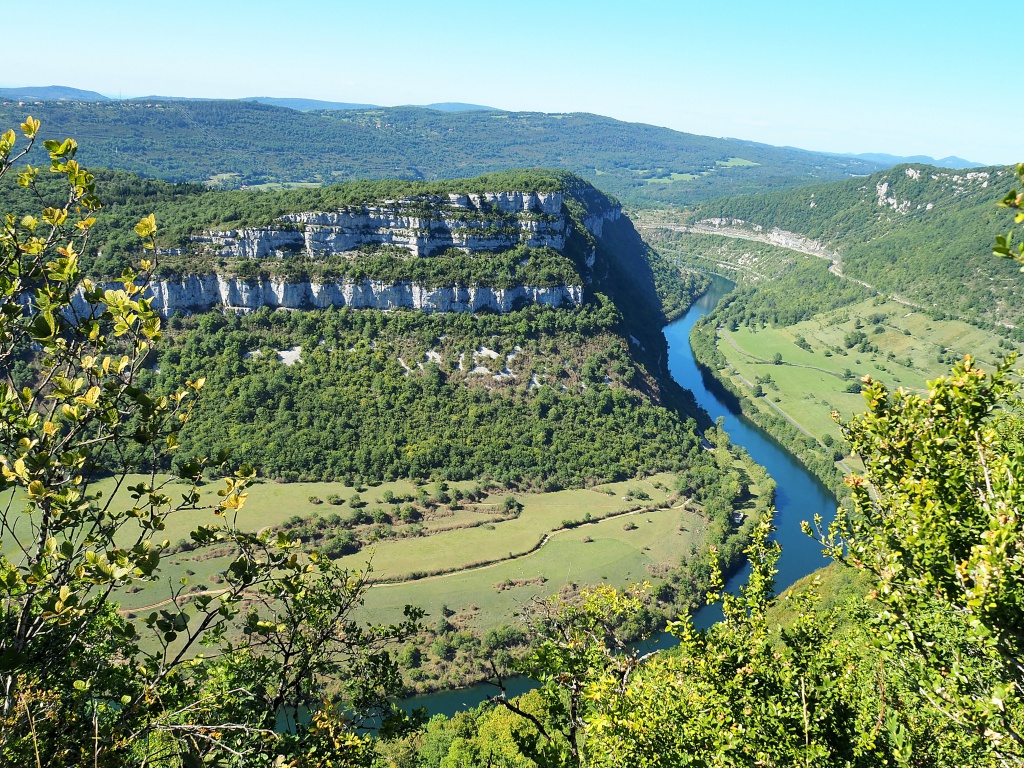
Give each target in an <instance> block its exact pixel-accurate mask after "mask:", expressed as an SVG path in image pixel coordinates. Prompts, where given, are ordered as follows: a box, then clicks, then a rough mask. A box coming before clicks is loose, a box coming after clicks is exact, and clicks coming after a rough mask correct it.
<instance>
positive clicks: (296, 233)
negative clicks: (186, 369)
mask: <svg viewBox="0 0 1024 768" xmlns="http://www.w3.org/2000/svg"><path fill="white" fill-rule="evenodd" d="M562 202H563V198H562V194H561V193H560V192H494V193H486V194H482V195H476V194H466V195H456V194H452V195H448V196H447V197H445V198H440V197H416V198H402V199H399V200H389V201H385V202H384V203H381V204H379V205H363V206H355V207H352V206H350V207H346V208H341V209H339V210H337V211H310V212H306V213H292V214H287V215H285V216H281V217H280V218H279V219H278V221H279V222H280V223H279V224H275V225H273V226H267V227H252V228H248V229H241V230H230V231H224V232H207V233H204V234H203V235H199V236H196V237H194V238H193V241H194V242H197V243H199V244H201V245H205V246H206V247H207V248H212V249H216V251H217V253H218V254H219V255H221V256H229V257H238V258H252V259H255V258H263V257H268V256H277V257H286V256H288V255H294V254H299V253H302V254H304V255H307V256H314V257H315V256H324V255H331V254H339V253H347V252H349V251H354V250H356V249H357V248H360V247H363V246H381V245H390V246H396V247H399V248H404V249H406V250H408V251H409V252H410V253H411V254H412V255H414V256H430V255H433V254H435V253H440V252H442V251H445V250H447V249H448V248H459V249H462V250H465V251H469V252H470V253H473V252H477V251H499V250H504V249H507V248H511V247H514V246H516V245H527V246H531V247H544V246H546V247H549V248H554V249H555V250H558V251H560V250H562V248H564V247H565V239H566V237H567V235H568V223H567V219H566V216H565V215H564V213H563V211H562ZM587 226H588V228H589V227H590V225H589V224H588V225H587ZM595 226H596V227H597V229H598V231H599V230H600V221H597V222H596V225H595Z"/></svg>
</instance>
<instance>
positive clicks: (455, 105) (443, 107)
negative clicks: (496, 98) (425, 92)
mask: <svg viewBox="0 0 1024 768" xmlns="http://www.w3.org/2000/svg"><path fill="white" fill-rule="evenodd" d="M423 106H424V107H426V108H427V109H436V110H437V111H438V112H476V111H480V110H490V111H494V112H496V111H498V108H497V107H485V106H483V105H482V104H463V103H462V102H461V101H441V102H437V103H435V104H424V105H423Z"/></svg>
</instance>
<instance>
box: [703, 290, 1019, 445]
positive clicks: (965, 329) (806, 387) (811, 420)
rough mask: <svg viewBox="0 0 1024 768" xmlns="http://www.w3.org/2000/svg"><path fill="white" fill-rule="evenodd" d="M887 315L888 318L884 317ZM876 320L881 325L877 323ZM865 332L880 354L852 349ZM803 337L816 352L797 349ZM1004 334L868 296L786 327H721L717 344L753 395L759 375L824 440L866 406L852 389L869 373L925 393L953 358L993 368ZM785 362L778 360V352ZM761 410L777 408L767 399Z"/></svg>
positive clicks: (770, 394)
mask: <svg viewBox="0 0 1024 768" xmlns="http://www.w3.org/2000/svg"><path fill="white" fill-rule="evenodd" d="M883 316H884V317H883ZM873 320H875V321H877V322H873ZM858 332H859V333H863V334H865V338H866V340H867V341H868V342H870V344H872V345H874V346H877V347H878V351H868V352H862V351H858V349H857V347H856V346H854V347H852V348H850V347H848V346H847V343H846V339H847V337H848V335H849V334H851V333H858ZM801 337H802V338H803V339H804V341H805V342H806V344H807V345H808V346H809V347H810V351H808V350H807V349H805V348H801V347H799V346H797V341H798V340H799V339H800V338H801ZM1001 342H1002V343H1003V344H1006V345H1009V344H1010V343H1009V342H1006V341H1003V340H1002V339H1001V337H999V336H997V335H995V334H994V333H992V332H990V331H985V330H982V329H979V328H976V327H975V326H972V325H969V324H967V323H964V322H961V321H959V320H935V319H933V318H931V317H928V316H927V315H924V314H922V313H920V312H918V311H916V310H915V309H914V308H913V307H908V306H907V305H905V304H901V303H898V302H895V301H886V302H884V303H879V302H877V301H876V300H868V301H863V302H861V303H859V304H853V305H850V306H847V307H843V308H842V309H838V310H833V311H831V312H827V313H823V314H821V315H817V316H815V317H814V318H813V319H811V320H806V321H803V322H800V323H796V324H795V325H791V326H785V327H761V328H758V327H756V326H752V327H743V326H741V327H738V328H735V329H733V330H730V329H724V328H723V329H719V331H718V349H719V351H721V353H722V354H723V355H724V356H725V357H726V359H727V360H728V361H729V364H730V365H731V366H732V375H731V378H732V381H733V383H734V384H735V385H736V386H738V387H739V388H740V390H741V391H745V392H749V391H750V390H751V388H752V387H753V386H754V384H755V382H756V381H757V379H758V378H761V379H763V378H764V377H765V376H771V383H770V384H763V385H762V389H763V391H764V393H765V397H766V398H767V399H769V400H771V402H772V403H774V404H776V405H777V406H778V409H781V410H782V411H783V412H784V413H785V414H786V415H787V416H788V417H789V418H790V420H791V421H794V422H795V423H797V424H798V425H799V426H800V427H801V428H803V429H804V430H805V431H806V432H808V433H810V434H811V435H813V436H814V437H815V438H817V439H818V440H821V439H823V438H824V437H825V436H826V435H831V436H832V438H833V439H836V440H838V439H839V437H840V431H839V428H838V426H837V425H836V424H835V423H834V422H833V421H832V419H831V417H830V413H831V411H833V410H835V411H838V412H839V413H840V414H841V415H842V416H843V417H844V418H848V417H850V416H851V415H853V414H854V413H857V412H860V411H862V410H864V399H863V397H862V396H861V395H860V394H857V393H850V392H847V389H848V388H849V387H850V385H851V384H854V383H855V382H857V381H858V380H859V379H860V378H861V377H863V376H865V375H868V376H871V378H873V379H876V380H878V381H882V382H884V383H885V384H887V385H888V386H890V387H891V388H893V389H896V388H898V387H903V388H904V389H908V390H919V391H922V390H923V389H924V388H925V386H926V382H927V381H928V380H930V379H933V378H936V377H937V376H940V375H942V374H944V373H946V372H948V371H949V368H950V363H951V362H952V361H953V360H956V359H962V358H963V356H964V355H965V354H968V353H970V354H971V355H973V356H974V357H975V358H976V360H977V361H978V362H979V363H980V364H981V365H982V367H985V368H992V367H994V366H995V364H996V361H997V360H999V359H1001V357H1002V356H1003V355H1004V354H1006V353H1007V352H1009V351H1011V350H1010V349H1009V348H1008V347H1000V343H1001ZM777 354H778V355H781V356H782V364H781V365H775V364H773V362H772V360H773V358H774V357H775V355H777ZM755 402H756V403H757V404H758V407H760V408H762V409H768V408H771V407H772V406H771V405H769V404H767V403H765V402H764V399H761V398H758V399H756V400H755Z"/></svg>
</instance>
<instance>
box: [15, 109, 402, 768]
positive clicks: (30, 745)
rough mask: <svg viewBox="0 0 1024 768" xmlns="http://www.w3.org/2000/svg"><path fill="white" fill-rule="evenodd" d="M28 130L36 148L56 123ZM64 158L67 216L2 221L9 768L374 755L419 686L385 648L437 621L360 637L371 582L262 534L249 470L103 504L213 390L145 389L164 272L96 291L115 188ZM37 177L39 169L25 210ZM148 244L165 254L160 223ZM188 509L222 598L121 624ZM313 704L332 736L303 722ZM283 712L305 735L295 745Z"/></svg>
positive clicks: (51, 146) (142, 488) (167, 447)
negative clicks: (245, 512) (126, 604)
mask: <svg viewBox="0 0 1024 768" xmlns="http://www.w3.org/2000/svg"><path fill="white" fill-rule="evenodd" d="M21 129H22V132H23V134H24V135H25V137H26V138H27V139H28V144H29V148H31V146H32V144H33V143H34V141H35V139H36V136H37V134H38V130H39V122H38V121H37V120H33V119H31V118H29V119H27V120H26V121H25V122H24V123H23V124H22V126H21ZM15 141H16V137H15V133H14V131H8V132H6V133H4V134H3V135H0V177H2V176H4V175H6V174H7V173H8V172H10V171H11V168H12V167H13V166H14V164H15V163H16V162H18V160H20V159H21V158H23V157H24V156H25V153H26V151H27V150H25V151H22V152H21V153H20V154H19V153H18V152H17V151H16V149H15ZM46 149H47V150H48V152H49V156H50V168H49V169H48V170H49V172H50V173H53V174H55V175H59V176H60V178H61V179H62V184H63V186H64V199H63V203H62V204H61V205H59V206H51V207H46V208H45V209H43V210H42V211H39V212H38V213H37V215H35V216H31V215H26V216H15V215H12V214H5V215H4V217H3V220H2V227H0V299H2V304H0V371H3V377H4V378H3V380H2V381H0V494H2V496H3V503H2V505H0V534H2V547H0V688H2V691H0V763H2V764H4V765H32V764H35V765H44V764H45V765H54V766H57V765H83V764H92V765H95V766H101V765H102V766H114V765H126V764H127V765H134V764H150V765H152V764H158V765H168V766H176V767H177V766H194V765H202V764H204V762H205V761H206V760H207V758H209V759H210V760H218V759H221V758H224V759H229V758H230V759H233V760H235V761H236V763H242V762H244V763H245V764H246V765H253V764H257V762H256V761H262V762H263V764H267V765H269V764H272V763H273V762H274V760H275V756H278V755H280V756H281V757H282V759H284V756H285V755H288V756H289V757H294V758H295V759H297V760H298V759H306V758H309V759H310V760H312V762H313V763H314V764H316V763H317V762H319V760H320V757H321V756H322V755H323V754H324V751H323V750H324V749H325V748H328V749H330V751H331V755H332V757H331V759H337V760H350V759H351V760H353V761H357V762H365V760H366V759H367V755H368V754H369V752H368V741H367V740H366V739H365V738H363V737H361V736H359V735H357V734H356V733H355V732H354V731H353V728H352V727H353V725H358V724H360V723H363V722H367V719H368V718H370V717H371V716H372V717H376V718H377V721H378V722H383V723H396V724H398V723H401V722H403V721H404V719H405V718H404V716H402V715H400V714H399V713H397V712H396V711H394V709H393V705H391V704H390V703H389V702H388V699H387V697H388V695H389V694H391V693H393V692H394V691H396V690H398V689H399V688H400V685H401V681H400V679H399V677H398V674H397V666H396V664H395V662H394V661H393V659H392V658H391V656H390V654H389V653H388V651H387V649H386V646H387V645H388V644H389V643H390V642H392V641H394V640H399V639H402V638H404V637H406V636H408V635H409V634H410V633H412V632H414V631H415V630H416V628H417V620H418V618H419V616H420V614H419V613H418V612H417V611H415V610H412V609H409V610H407V616H406V620H405V621H403V622H401V623H400V624H398V625H392V626H370V627H367V626H365V625H362V624H359V623H357V622H355V621H354V620H353V618H352V614H353V611H354V610H355V609H356V608H357V607H358V606H359V605H360V604H361V602H362V596H363V594H364V592H365V590H366V588H367V585H366V582H365V579H364V575H363V574H361V573H352V572H348V571H345V570H342V569H339V568H338V567H336V566H335V565H334V564H333V563H332V562H331V561H329V560H327V559H324V558H321V557H319V556H318V555H317V554H316V553H315V552H313V553H308V554H304V553H302V552H300V551H299V550H298V549H297V547H296V546H295V545H294V544H292V542H291V541H290V540H289V538H288V537H287V536H286V535H284V534H274V533H271V532H265V533H263V534H254V533H250V532H247V531H246V530H245V529H244V528H243V527H242V525H241V518H240V517H239V513H240V510H241V508H242V507H243V505H244V502H245V498H246V493H245V491H244V489H245V487H246V484H247V482H248V480H249V475H248V473H245V472H240V473H238V474H237V475H235V476H228V477H227V478H226V479H225V487H224V488H223V489H222V490H221V491H220V492H219V496H220V501H219V502H218V503H217V504H215V505H212V506H210V507H206V508H200V507H199V494H198V492H197V483H198V482H199V481H200V479H201V477H202V474H203V471H204V469H206V468H207V466H209V465H208V464H207V462H206V461H204V460H199V459H197V460H192V461H184V462H181V463H180V464H179V468H178V469H179V471H178V478H177V480H178V481H179V482H182V484H181V485H178V486H177V487H172V485H171V482H170V481H167V480H165V481H162V482H157V480H156V478H155V477H150V478H149V480H148V481H143V482H140V483H138V484H136V485H135V486H133V487H130V488H127V490H128V491H129V494H130V500H131V502H130V503H131V506H129V507H127V508H125V507H124V506H121V504H117V503H115V502H114V499H115V495H114V494H111V495H110V496H109V497H107V498H104V497H103V496H102V495H101V494H100V493H98V492H97V491H96V488H95V485H94V481H95V480H96V478H97V476H98V475H100V474H109V473H111V472H113V473H114V475H115V481H116V482H115V484H116V485H117V486H121V485H123V484H124V483H125V480H126V476H125V473H124V471H119V470H118V467H124V463H125V457H126V454H127V453H133V454H134V455H135V456H139V457H143V458H144V459H145V460H146V461H147V462H149V463H152V464H154V465H155V464H160V463H161V461H162V460H163V458H164V457H166V456H167V455H168V454H169V453H170V452H172V451H173V450H174V449H175V448H176V447H177V446H178V444H179V436H180V434H181V430H182V427H183V426H184V425H185V424H186V423H187V422H188V419H189V417H190V415H191V413H192V411H193V408H194V403H195V399H196V396H197V395H198V393H199V391H200V390H201V389H202V387H203V383H204V380H203V379H202V378H197V379H195V380H189V381H187V382H183V383H182V385H181V386H179V387H175V388H173V389H171V390H169V391H168V392H167V393H166V394H163V395H161V394H155V393H153V392H152V391H148V390H146V389H145V388H142V387H140V371H141V369H142V366H143V364H144V362H145V359H146V356H147V355H148V354H149V353H150V351H151V349H152V346H153V345H154V344H156V343H157V342H158V341H159V340H160V338H161V334H162V329H161V320H160V317H159V316H158V315H157V314H156V313H155V312H154V311H153V310H152V308H151V306H150V302H149V301H148V300H147V299H146V298H144V280H145V278H144V276H140V275H137V274H135V273H133V272H126V273H125V274H124V275H123V276H122V279H121V282H120V287H118V288H112V289H106V290H104V289H99V288H96V287H95V285H94V284H92V283H91V282H90V281H88V280H85V279H83V277H82V273H81V268H80V260H79V258H80V254H81V253H82V252H83V251H84V250H85V249H86V248H87V247H88V245H89V235H90V232H91V229H92V227H93V226H94V224H95V218H94V217H93V216H92V215H91V214H92V212H93V211H95V210H96V209H97V208H98V207H99V200H98V198H97V196H96V189H95V179H94V177H93V176H92V175H91V174H89V173H88V172H87V171H86V170H85V169H83V168H82V167H81V166H80V165H79V164H78V162H77V161H76V160H75V159H74V158H75V154H76V150H77V145H76V143H75V142H74V141H72V140H70V139H68V140H66V141H64V142H56V141H48V142H46ZM38 173H39V171H38V169H31V168H30V169H27V170H25V171H24V172H23V173H21V174H19V175H18V182H19V185H20V186H22V187H24V188H25V189H26V194H30V195H31V193H32V192H33V190H34V186H35V181H36V178H37V174H38ZM135 232H136V233H137V234H138V235H139V236H141V237H142V238H143V241H144V243H145V244H146V246H147V247H148V248H150V249H152V248H154V235H155V233H156V223H155V221H154V219H153V217H152V216H149V217H146V218H144V219H142V220H141V221H140V222H139V223H138V224H137V225H136V226H135ZM148 268H149V265H148V264H147V263H146V262H144V263H143V269H148ZM78 290H80V291H81V292H82V298H83V300H84V301H83V302H80V303H78V304H77V305H76V306H77V307H78V308H77V309H75V308H73V306H72V302H71V298H72V296H73V295H74V293H75V292H76V291H78ZM26 359H29V360H31V361H32V362H33V364H34V365H35V366H36V367H35V369H34V370H33V374H34V375H33V376H31V377H30V380H29V383H28V385H27V386H18V385H16V383H15V382H14V381H13V378H12V373H13V369H14V366H13V365H12V363H13V362H14V361H20V362H24V361H25V360H26ZM23 372H24V370H23ZM176 491H177V492H178V493H180V496H179V497H178V498H176V496H178V493H176ZM176 515H190V516H191V517H192V519H193V520H194V521H195V526H194V528H193V530H192V533H191V538H192V541H193V542H194V543H195V544H196V545H197V546H216V547H218V548H219V550H220V551H221V552H222V553H224V554H225V555H227V558H228V561H229V565H228V567H227V568H226V569H225V571H224V573H223V574H222V577H223V581H222V586H221V588H219V589H217V590H207V591H202V592H199V593H186V589H187V579H185V580H183V581H182V582H180V583H179V584H178V585H175V586H170V587H169V594H168V597H167V599H166V600H165V601H163V602H161V603H159V604H157V605H153V606H151V611H149V610H147V612H146V614H145V615H143V616H139V617H135V616H128V615H124V614H122V613H121V612H120V611H118V604H117V600H118V597H119V595H120V594H121V592H122V591H123V590H126V589H128V588H130V587H131V586H132V585H133V584H135V583H136V582H144V581H157V580H160V579H161V578H162V576H163V569H162V560H163V551H164V549H165V548H166V547H167V542H165V541H163V540H162V534H161V532H162V530H163V529H164V527H165V525H166V522H167V520H168V518H169V517H171V516H176ZM229 635H230V636H231V637H232V640H231V641H230V642H229V641H228V640H227V639H226V638H227V637H228V636H229ZM328 675H330V676H331V677H333V678H335V679H338V678H340V679H342V680H343V688H344V690H343V691H342V692H340V696H339V700H338V703H339V706H338V707H332V706H328V707H324V706H323V704H322V701H323V696H324V693H325V690H326V677H327V676H328ZM300 709H303V710H308V711H309V712H310V713H311V715H312V720H311V722H309V723H307V722H305V721H303V722H301V723H300V722H298V719H297V718H296V716H295V715H296V713H297V712H298V711H299V710H300ZM282 714H286V715H287V714H290V716H291V721H292V723H293V724H294V726H295V728H294V731H295V732H294V734H293V735H292V736H287V737H282V736H281V735H279V734H278V733H277V724H278V717H279V716H281V715H282ZM278 763H280V761H278Z"/></svg>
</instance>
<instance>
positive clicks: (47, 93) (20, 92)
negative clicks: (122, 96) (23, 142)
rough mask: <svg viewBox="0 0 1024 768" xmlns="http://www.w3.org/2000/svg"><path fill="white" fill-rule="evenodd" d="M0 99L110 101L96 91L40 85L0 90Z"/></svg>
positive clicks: (107, 97)
mask: <svg viewBox="0 0 1024 768" xmlns="http://www.w3.org/2000/svg"><path fill="white" fill-rule="evenodd" d="M0 99H15V100H18V101H110V97H109V96H104V95H103V94H102V93H96V91H82V90H79V89H78V88H68V87H67V86H65V85H40V86H30V87H26V88H0Z"/></svg>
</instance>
